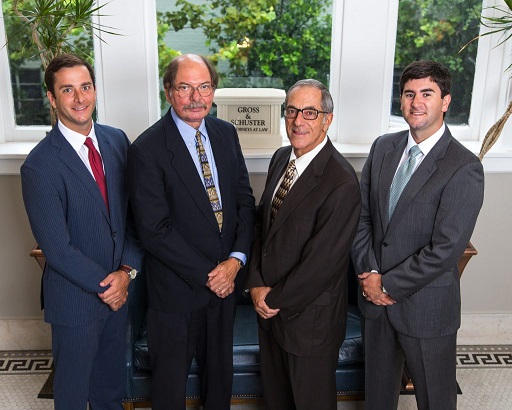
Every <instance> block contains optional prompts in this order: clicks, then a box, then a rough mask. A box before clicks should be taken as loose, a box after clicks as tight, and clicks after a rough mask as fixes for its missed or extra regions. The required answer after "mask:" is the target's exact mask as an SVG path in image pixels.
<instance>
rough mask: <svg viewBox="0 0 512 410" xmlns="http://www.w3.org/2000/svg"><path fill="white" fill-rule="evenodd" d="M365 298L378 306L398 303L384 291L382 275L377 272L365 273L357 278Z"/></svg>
mask: <svg viewBox="0 0 512 410" xmlns="http://www.w3.org/2000/svg"><path fill="white" fill-rule="evenodd" d="M357 277H358V278H359V286H361V290H362V292H363V297H364V298H366V300H367V301H368V302H373V303H374V304H375V305H378V306H390V305H393V304H395V303H396V300H394V299H393V298H392V297H391V296H389V295H388V294H387V293H384V292H383V291H382V275H380V274H379V273H376V272H363V273H361V274H360V275H358V276H357Z"/></svg>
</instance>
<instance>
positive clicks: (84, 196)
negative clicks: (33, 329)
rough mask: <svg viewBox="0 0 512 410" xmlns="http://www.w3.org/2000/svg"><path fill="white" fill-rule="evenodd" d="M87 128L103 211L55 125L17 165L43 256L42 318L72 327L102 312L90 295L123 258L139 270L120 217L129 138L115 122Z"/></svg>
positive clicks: (134, 247) (137, 257)
mask: <svg viewBox="0 0 512 410" xmlns="http://www.w3.org/2000/svg"><path fill="white" fill-rule="evenodd" d="M94 127H95V132H96V137H97V139H98V144H99V148H100V152H101V156H102V159H103V164H104V169H105V178H106V183H107V190H108V199H109V207H110V212H108V211H107V208H106V205H105V202H104V201H103V197H102V196H101V193H100V190H99V188H98V185H97V184H96V181H95V180H94V178H93V176H92V175H91V173H90V172H89V171H88V169H87V167H86V166H85V164H84V163H83V162H82V160H81V159H80V157H79V156H78V154H77V153H76V151H75V150H74V149H73V147H72V146H71V145H70V144H69V143H68V141H67V140H66V139H65V138H64V136H63V135H62V133H61V132H60V131H59V129H58V127H57V126H55V127H54V128H53V129H52V130H51V131H50V133H49V134H48V135H47V136H46V137H45V138H44V139H43V140H42V141H41V142H40V143H39V144H37V146H36V147H35V148H34V149H33V150H32V151H31V152H30V154H29V155H28V156H27V159H26V161H25V162H24V164H23V165H22V167H21V180H22V192H23V200H24V202H25V208H26V210H27V214H28V218H29V221H30V225H31V228H32V232H33V234H34V237H35V239H36V241H37V243H38V244H39V247H40V248H41V250H42V251H43V254H44V255H45V257H46V266H45V270H44V275H43V293H44V302H45V303H44V317H45V320H46V321H47V322H49V323H52V324H57V325H63V326H76V325H83V324H86V323H89V322H92V321H94V320H98V319H99V318H101V317H105V316H106V315H107V314H108V312H109V311H110V308H109V306H108V305H106V304H105V303H103V302H102V301H101V300H100V298H99V297H98V296H97V293H102V292H104V291H105V290H106V288H102V287H101V286H100V285H99V283H100V282H101V281H102V280H103V279H104V278H105V277H106V276H107V275H108V274H109V273H111V272H113V271H116V270H117V269H118V268H119V266H120V265H122V264H126V265H129V266H132V267H134V268H136V269H137V270H140V269H141V258H142V251H141V250H140V247H139V244H138V243H137V241H136V240H135V237H134V236H132V234H133V233H134V229H133V228H132V229H131V230H130V229H129V226H130V225H129V224H127V213H128V189H127V187H126V178H125V171H126V155H127V151H128V146H129V141H128V138H127V137H126V135H125V134H124V133H123V132H122V131H121V130H119V129H115V128H112V127H108V126H105V125H99V124H95V125H94ZM84 140H85V137H84ZM127 227H128V228H127ZM123 309H125V307H123Z"/></svg>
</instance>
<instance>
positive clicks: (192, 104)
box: [183, 101, 207, 110]
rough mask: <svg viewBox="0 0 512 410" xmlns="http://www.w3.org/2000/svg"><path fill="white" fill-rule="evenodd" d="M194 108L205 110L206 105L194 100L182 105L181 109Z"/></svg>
mask: <svg viewBox="0 0 512 410" xmlns="http://www.w3.org/2000/svg"><path fill="white" fill-rule="evenodd" d="M195 108H203V109H205V110H206V108H207V107H206V104H203V103H201V102H195V101H194V102H191V103H190V104H188V105H185V106H184V107H183V109H185V110H193V109H195Z"/></svg>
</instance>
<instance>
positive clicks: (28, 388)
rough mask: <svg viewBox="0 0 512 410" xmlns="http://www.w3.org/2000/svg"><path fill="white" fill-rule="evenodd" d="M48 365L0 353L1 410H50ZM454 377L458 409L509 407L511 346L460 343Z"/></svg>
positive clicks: (44, 354) (343, 407)
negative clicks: (44, 395) (45, 389)
mask: <svg viewBox="0 0 512 410" xmlns="http://www.w3.org/2000/svg"><path fill="white" fill-rule="evenodd" d="M50 365H51V353H50V352H48V351H16V352H13V351H9V352H6V351H4V352H0V410H17V409H20V410H40V409H41V410H46V409H53V400H50V399H38V398H37V394H38V393H39V390H40V389H41V387H42V386H43V384H44V382H45V381H46V378H47V377H48V374H49V371H50V370H49V369H50ZM457 380H458V382H459V385H460V388H461V390H462V395H460V396H459V401H458V408H459V409H461V410H507V409H512V345H494V346H459V347H458V352H457ZM232 409H233V410H263V409H264V407H263V406H261V405H236V406H233V407H232ZM363 409H364V402H339V403H338V410H363ZM398 409H399V410H409V409H411V410H412V409H416V403H415V401H414V397H413V396H401V397H400V403H399V407H398ZM188 410H198V407H195V406H192V407H189V408H188ZM315 410H316V409H315Z"/></svg>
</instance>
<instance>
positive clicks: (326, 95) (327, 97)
mask: <svg viewBox="0 0 512 410" xmlns="http://www.w3.org/2000/svg"><path fill="white" fill-rule="evenodd" d="M299 87H313V88H316V89H318V90H320V91H321V92H322V102H321V103H320V104H321V109H322V111H325V112H329V113H331V112H333V111H334V103H333V101H332V97H331V93H330V92H329V90H328V88H327V87H326V86H325V85H324V84H323V83H321V82H320V81H317V80H313V79H311V78H308V79H305V80H299V81H297V82H296V83H295V84H293V85H292V86H291V87H290V88H289V89H288V92H287V93H286V98H285V100H284V106H285V107H286V106H288V96H289V95H290V92H291V91H293V90H294V89H295V88H299Z"/></svg>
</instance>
